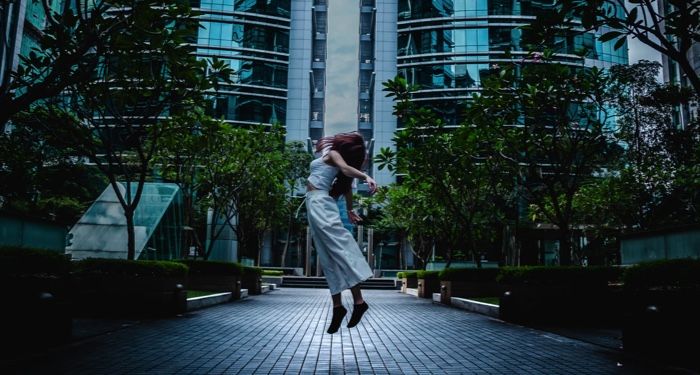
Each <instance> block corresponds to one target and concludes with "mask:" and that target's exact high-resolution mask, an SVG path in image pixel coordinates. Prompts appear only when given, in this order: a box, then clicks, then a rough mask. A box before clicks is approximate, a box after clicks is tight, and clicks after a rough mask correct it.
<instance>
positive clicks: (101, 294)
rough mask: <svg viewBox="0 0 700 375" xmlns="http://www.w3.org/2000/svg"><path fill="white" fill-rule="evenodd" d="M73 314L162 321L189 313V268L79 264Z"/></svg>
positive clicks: (109, 261)
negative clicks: (187, 282)
mask: <svg viewBox="0 0 700 375" xmlns="http://www.w3.org/2000/svg"><path fill="white" fill-rule="evenodd" d="M75 268H76V271H75V273H74V277H73V290H74V294H73V297H74V298H73V312H74V314H75V315H76V316H84V317H142V316H145V317H159V316H169V315H175V314H180V313H183V312H184V311H186V309H187V292H186V291H185V287H184V285H185V282H186V280H187V266H185V265H183V264H179V263H175V262H162V261H126V260H115V259H88V260H84V261H80V262H78V264H76V267H75Z"/></svg>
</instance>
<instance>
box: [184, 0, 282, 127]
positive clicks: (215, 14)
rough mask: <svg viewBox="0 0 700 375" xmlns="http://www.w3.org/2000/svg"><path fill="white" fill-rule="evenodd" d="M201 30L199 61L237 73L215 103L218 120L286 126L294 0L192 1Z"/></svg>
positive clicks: (217, 96) (220, 91)
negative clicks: (222, 63) (211, 60)
mask: <svg viewBox="0 0 700 375" xmlns="http://www.w3.org/2000/svg"><path fill="white" fill-rule="evenodd" d="M190 4H191V6H192V7H193V8H195V9H198V10H199V11H200V12H201V13H202V15H201V16H200V20H201V21H200V26H201V27H200V29H199V31H198V36H197V41H196V53H197V56H199V57H202V58H219V59H221V60H224V61H225V62H227V63H228V64H229V65H230V66H231V68H232V69H233V70H234V71H235V74H234V76H233V77H232V78H233V82H232V83H231V84H228V85H223V86H222V87H221V88H220V90H219V91H218V92H217V93H216V95H215V96H214V98H213V101H214V113H213V114H214V115H215V116H216V117H219V118H223V119H224V120H225V121H226V122H228V123H231V124H235V125H240V126H254V125H259V124H264V125H270V124H275V123H280V124H284V123H285V120H286V111H287V70H288V65H289V31H290V0H267V1H260V0H192V1H191V2H190Z"/></svg>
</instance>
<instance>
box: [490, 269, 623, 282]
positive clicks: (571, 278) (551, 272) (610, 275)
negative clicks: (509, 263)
mask: <svg viewBox="0 0 700 375" xmlns="http://www.w3.org/2000/svg"><path fill="white" fill-rule="evenodd" d="M621 273H622V270H621V269H620V268H617V267H576V266H570V267H561V266H525V267H502V268H501V269H500V272H499V273H498V276H497V277H496V281H498V282H499V283H501V284H508V285H540V286H582V287H595V286H600V287H605V286H607V285H608V283H609V282H611V281H617V280H619V278H620V275H621Z"/></svg>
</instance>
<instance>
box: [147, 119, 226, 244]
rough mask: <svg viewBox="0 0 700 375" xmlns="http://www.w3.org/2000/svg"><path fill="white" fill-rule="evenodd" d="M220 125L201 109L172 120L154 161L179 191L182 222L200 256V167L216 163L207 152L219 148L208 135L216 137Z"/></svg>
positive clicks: (202, 209)
mask: <svg viewBox="0 0 700 375" xmlns="http://www.w3.org/2000/svg"><path fill="white" fill-rule="evenodd" d="M222 126H226V125H224V124H222V123H221V122H219V121H218V120H215V119H213V118H211V117H209V116H207V115H206V114H205V113H204V111H203V110H202V109H198V110H197V109H195V110H192V111H190V112H188V113H185V114H182V115H181V116H178V117H176V118H174V119H172V121H171V129H170V131H168V132H166V133H164V134H163V135H162V137H161V140H160V147H159V148H158V149H157V150H156V156H155V161H154V165H156V166H157V168H158V173H159V174H160V176H161V177H162V178H163V179H164V180H165V181H169V182H172V183H176V184H177V185H178V186H179V188H180V191H182V196H183V210H184V219H183V222H184V224H185V225H186V226H188V227H189V228H192V231H193V236H196V237H195V239H196V247H197V248H198V250H199V251H200V252H201V254H202V255H203V256H206V249H205V248H204V245H203V244H202V243H201V242H200V240H199V238H200V236H198V235H197V234H198V233H199V234H203V233H206V230H205V228H206V210H207V207H205V206H204V205H203V204H202V202H203V199H201V196H202V194H203V191H202V187H203V184H204V179H203V177H202V169H203V168H204V166H203V165H204V164H205V163H207V162H215V161H214V159H215V158H216V157H217V156H216V155H208V154H207V152H218V151H219V150H218V149H215V148H212V147H208V146H209V145H210V143H208V137H212V138H213V139H215V140H218V139H219V134H218V133H217V130H220V129H221V127H222ZM201 238H204V237H201ZM195 256H196V255H195Z"/></svg>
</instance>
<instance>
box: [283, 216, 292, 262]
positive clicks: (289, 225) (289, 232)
mask: <svg viewBox="0 0 700 375" xmlns="http://www.w3.org/2000/svg"><path fill="white" fill-rule="evenodd" d="M293 219H294V217H293V216H292V215H291V214H290V215H289V222H288V223H287V239H286V240H285V241H284V247H283V248H282V259H281V260H280V267H284V264H285V259H286V258H287V249H289V241H291V239H292V221H293Z"/></svg>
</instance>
